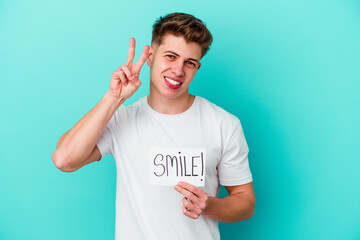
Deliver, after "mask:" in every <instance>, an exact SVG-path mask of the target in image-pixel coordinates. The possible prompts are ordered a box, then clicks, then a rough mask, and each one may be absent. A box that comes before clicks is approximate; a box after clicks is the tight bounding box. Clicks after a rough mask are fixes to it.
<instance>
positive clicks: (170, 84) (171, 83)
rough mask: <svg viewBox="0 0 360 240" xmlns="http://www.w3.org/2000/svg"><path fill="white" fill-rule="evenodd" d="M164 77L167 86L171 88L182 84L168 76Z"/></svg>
mask: <svg viewBox="0 0 360 240" xmlns="http://www.w3.org/2000/svg"><path fill="white" fill-rule="evenodd" d="M164 79H165V83H166V85H167V86H168V87H170V88H172V89H177V88H179V87H180V85H181V84H182V82H180V81H175V80H173V79H170V78H168V77H164Z"/></svg>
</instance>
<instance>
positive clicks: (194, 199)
mask: <svg viewBox="0 0 360 240" xmlns="http://www.w3.org/2000/svg"><path fill="white" fill-rule="evenodd" d="M175 190H176V191H178V192H179V193H181V194H182V195H184V196H185V197H187V198H188V199H190V200H191V201H192V202H194V203H197V202H198V201H199V198H198V196H196V195H195V194H193V193H192V192H190V191H188V190H187V189H185V188H182V187H181V186H178V185H176V186H175Z"/></svg>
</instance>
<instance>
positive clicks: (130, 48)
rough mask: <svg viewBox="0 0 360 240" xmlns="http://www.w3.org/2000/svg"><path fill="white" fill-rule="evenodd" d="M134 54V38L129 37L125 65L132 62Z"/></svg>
mask: <svg viewBox="0 0 360 240" xmlns="http://www.w3.org/2000/svg"><path fill="white" fill-rule="evenodd" d="M134 56H135V39H134V38H130V46H129V52H128V59H127V62H126V65H128V64H129V63H132V62H133V60H134Z"/></svg>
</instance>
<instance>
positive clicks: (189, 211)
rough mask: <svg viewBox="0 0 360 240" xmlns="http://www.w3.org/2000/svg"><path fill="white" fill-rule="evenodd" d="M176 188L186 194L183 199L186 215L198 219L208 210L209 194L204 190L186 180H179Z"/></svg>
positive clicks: (183, 208)
mask: <svg viewBox="0 0 360 240" xmlns="http://www.w3.org/2000/svg"><path fill="white" fill-rule="evenodd" d="M174 188H175V190H176V191H178V192H179V193H181V194H182V195H184V196H185V197H184V198H183V199H182V202H183V207H182V210H183V213H184V215H186V216H188V217H190V218H193V219H197V218H198V217H199V216H200V215H201V214H202V213H203V212H204V211H205V210H206V208H207V206H208V204H209V202H208V201H209V196H208V195H207V194H206V193H205V192H204V191H202V190H201V189H199V188H198V187H196V186H194V185H192V184H190V183H186V182H179V183H178V184H177V185H175V187H174Z"/></svg>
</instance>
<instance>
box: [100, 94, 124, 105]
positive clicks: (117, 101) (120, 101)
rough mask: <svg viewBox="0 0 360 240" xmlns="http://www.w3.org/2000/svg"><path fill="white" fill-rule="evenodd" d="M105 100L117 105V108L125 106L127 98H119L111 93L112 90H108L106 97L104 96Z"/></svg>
mask: <svg viewBox="0 0 360 240" xmlns="http://www.w3.org/2000/svg"><path fill="white" fill-rule="evenodd" d="M104 98H105V99H107V100H109V101H111V102H112V103H113V104H115V105H117V106H120V105H121V104H123V103H124V102H125V100H126V99H125V98H124V97H121V96H120V97H118V96H115V94H114V93H113V92H111V91H110V90H108V91H107V92H106V93H105V96H104Z"/></svg>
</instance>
